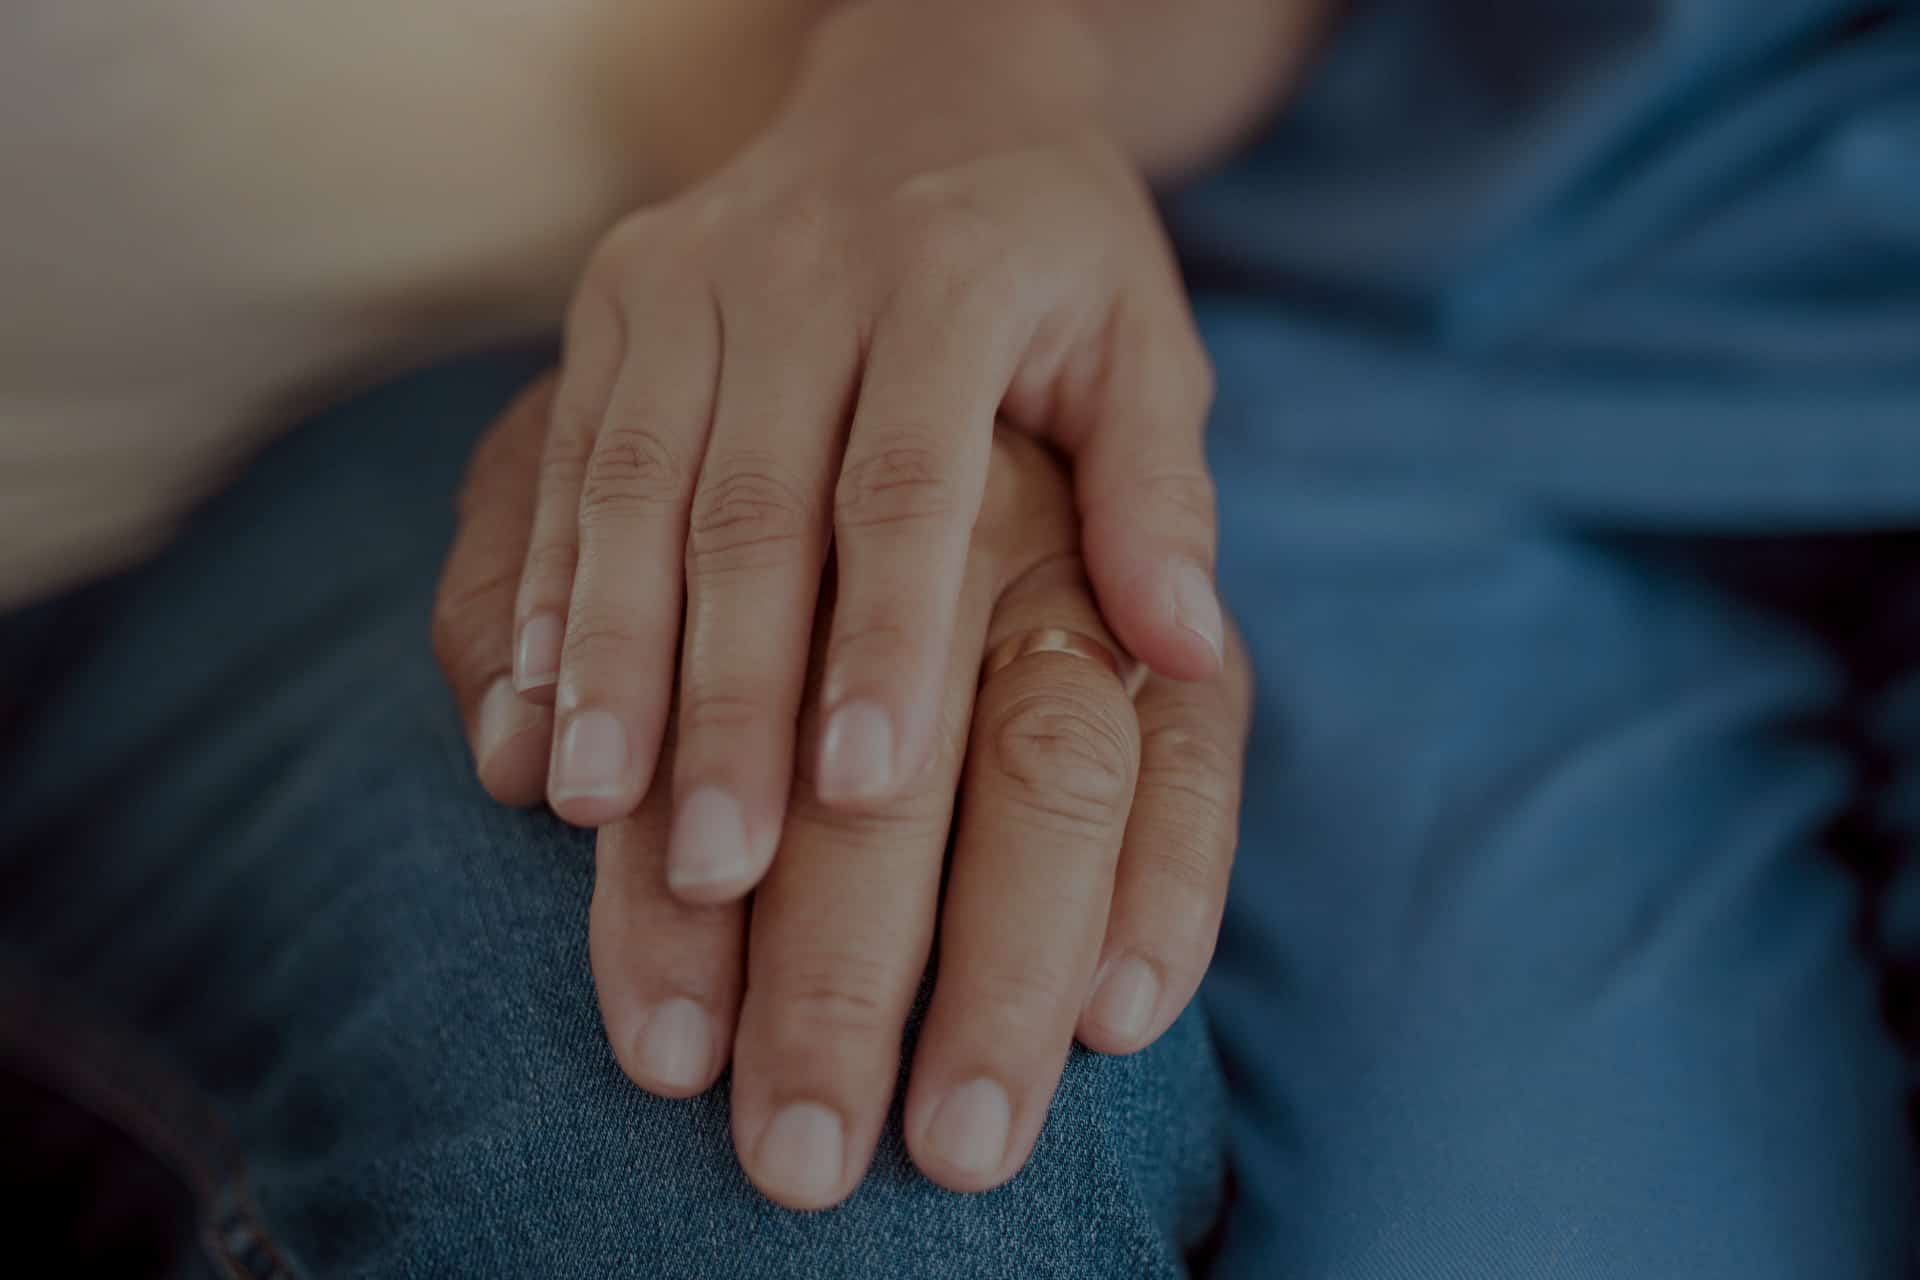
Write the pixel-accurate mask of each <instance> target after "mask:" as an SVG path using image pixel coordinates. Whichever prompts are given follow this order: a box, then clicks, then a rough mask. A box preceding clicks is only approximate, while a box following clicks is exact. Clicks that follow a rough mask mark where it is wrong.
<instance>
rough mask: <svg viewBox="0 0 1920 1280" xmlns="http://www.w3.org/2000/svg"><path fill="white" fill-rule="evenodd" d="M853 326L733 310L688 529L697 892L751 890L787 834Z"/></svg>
mask: <svg viewBox="0 0 1920 1280" xmlns="http://www.w3.org/2000/svg"><path fill="white" fill-rule="evenodd" d="M795 301H797V300H795ZM853 333H854V327H853V325H852V324H851V323H848V324H846V325H833V324H824V323H818V322H817V318H816V320H815V321H814V322H810V321H809V318H808V317H807V316H805V315H802V314H799V313H797V312H794V313H789V314H786V315H782V314H780V313H779V311H778V310H777V309H776V308H775V307H773V306H770V305H768V306H756V307H748V308H743V309H741V310H740V311H739V312H736V313H734V314H730V315H729V316H728V319H727V327H726V343H727V349H726V355H725V358H724V360H723V361H722V367H723V372H722V374H721V381H720V391H719V402H718V404H717V406H716V408H715V411H714V426H713V435H712V438H711V440H710V441H709V443H708V446H707V454H706V460H705V462H704V464H703V465H702V468H701V472H700V482H699V487H698V489H697V491H696V493H695V495H694V500H693V514H692V523H691V528H690V531H689V534H688V538H687V554H686V569H687V621H686V641H685V645H684V647H683V649H682V650H681V658H680V673H681V674H680V680H681V684H680V711H679V739H678V747H677V749H676V752H675V757H676V759H675V767H674V795H675V799H676V803H675V811H674V827H673V841H672V846H671V849H672V852H671V862H670V878H671V881H672V884H673V889H674V892H676V893H678V894H680V895H681V896H682V897H685V898H687V899H689V900H693V901H722V900H725V899H727V898H731V897H737V896H739V895H740V894H743V893H745V892H746V891H747V890H749V889H751V888H752V887H753V885H754V884H755V882H757V881H758V880H759V879H760V877H761V875H762V874H764V873H765V871H766V869H767V864H768V862H769V861H771V860H772V858H773V851H774V847H775V845H776V843H777V842H778V840H779V835H780V826H781V821H782V819H783V818H784V816H785V813H786V808H787V795H788V791H789V788H790V784H791V782H792V778H793V744H794V734H795V731H796V721H797V719H798V716H799V708H800V691H801V687H802V685H803V684H804V682H805V679H806V673H807V657H808V645H809V640H810V637H811V631H812V628H811V622H812V619H813V615H814V611H815V609H816V608H817V607H818V604H819V597H820V571H821V567H822V564H823V562H824V560H825V558H826V550H827V532H828V531H827V516H826V509H827V499H828V494H829V493H830V492H831V490H832V484H833V464H834V461H835V460H836V459H837V458H838V457H839V451H840V443H841V438H842V434H843V430H844V426H845V422H846V415H847V408H848V402H849V400H850V398H851V394H852V382H853V376H854V370H855V367H856V364H857V360H858V351H857V349H856V348H855V345H854V338H853Z"/></svg>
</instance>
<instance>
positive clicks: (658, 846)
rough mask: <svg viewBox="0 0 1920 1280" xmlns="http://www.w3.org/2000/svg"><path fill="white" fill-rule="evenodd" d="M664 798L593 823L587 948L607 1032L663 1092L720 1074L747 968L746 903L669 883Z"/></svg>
mask: <svg viewBox="0 0 1920 1280" xmlns="http://www.w3.org/2000/svg"><path fill="white" fill-rule="evenodd" d="M668 807H669V806H668V797H667V793H666V791H665V790H664V789H662V788H657V787H656V788H655V789H654V790H653V791H651V792H649V793H648V795H647V798H646V799H645V801H643V802H642V804H641V806H640V809H639V811H638V812H637V813H635V814H634V816H633V817H631V818H628V819H626V820H625V821H622V822H616V823H613V824H610V825H608V826H605V827H602V828H601V829H600V833H599V838H598V841H597V843H596V845H595V856H594V863H595V874H594V883H593V907H592V911H591V914H590V917H589V919H590V924H589V929H588V940H589V942H588V951H589V955H590V957H591V960H592V964H593V981H594V989H595V991H596V993H597V994H598V996H599V1000H600V1017H601V1021H602V1022H603V1023H604V1024H605V1026H606V1031H607V1041H608V1043H609V1044H610V1045H612V1047H613V1054H614V1057H615V1058H616V1059H617V1060H618V1061H619V1063H620V1069H621V1070H622V1071H624V1072H626V1073H627V1076H628V1077H629V1078H630V1079H632V1080H633V1082H634V1083H635V1084H637V1085H639V1086H640V1087H641V1088H643V1089H647V1090H649V1091H650V1092H653V1093H657V1094H661V1095H663V1096H665V1097H669V1098H684V1097H690V1096H692V1095H693V1094H696V1093H700V1092H702V1091H704V1090H706V1089H707V1088H709V1087H711V1086H712V1084H713V1082H714V1081H715V1080H716V1079H718V1078H719V1075H720V1072H721V1069H722V1068H723V1067H724V1066H725V1065H726V1061H727V1057H728V1054H729V1053H730V1052H731V1049H732V1040H733V1027H734V1023H735V1020H736V1019H737V1017H738V1016H739V1008H740V983H741V978H742V972H743V969H744V967H745V956H744V947H745V944H746V906H745V904H744V903H739V902H735V903H729V904H727V905H725V906H694V905H689V904H688V903H685V902H682V901H680V900H679V899H677V898H675V897H674V896H673V894H672V893H670V892H669V891H668V888H667V821H668Z"/></svg>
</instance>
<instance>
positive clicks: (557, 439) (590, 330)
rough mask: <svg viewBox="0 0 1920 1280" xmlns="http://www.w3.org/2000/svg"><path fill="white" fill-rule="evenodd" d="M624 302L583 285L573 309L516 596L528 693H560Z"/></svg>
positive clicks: (516, 657)
mask: <svg viewBox="0 0 1920 1280" xmlns="http://www.w3.org/2000/svg"><path fill="white" fill-rule="evenodd" d="M617 307H618V304H617V303H616V302H615V301H614V300H613V299H612V298H610V297H609V296H608V295H607V294H605V293H604V292H603V291H601V290H600V289H598V288H596V287H592V286H591V285H585V286H582V287H581V289H580V291H579V293H578V294H577V295H576V296H575V297H574V300H573V306H572V308H571V309H570V310H569V312H568V314H567V335H566V346H565V358H564V359H563V360H562V362H561V369H560V380H559V384H558V385H557V386H556V387H555V388H554V391H553V395H552V397H551V399H550V401H549V408H548V415H547V424H546V430H545V431H544V432H542V440H543V448H542V449H541V451H540V454H539V459H540V461H539V466H538V467H537V468H536V470H535V471H534V472H533V473H532V474H535V475H537V476H538V484H537V486H536V489H535V496H534V505H533V527H532V531H531V534H530V535H529V537H528V541H527V551H526V557H525V561H524V565H523V567H522V570H521V576H520V590H519V595H518V598H517V599H516V602H515V604H514V633H513V634H514V645H513V683H514V687H515V688H516V689H518V690H519V691H520V692H521V694H522V695H524V696H526V697H528V698H531V699H533V700H535V701H538V702H543V703H551V702H552V701H553V686H554V682H555V681H557V680H558V679H559V678H560V646H561V642H562V639H563V637H564V636H565V634H566V626H567V601H568V600H569V599H570V598H571V597H572V595H573V570H574V564H575V562H576V560H577V559H578V558H579V551H580V486H581V483H582V482H583V481H584V480H585V478H586V471H587V459H588V457H589V456H590V455H591V454H592V452H593V438H594V434H595V433H596V432H598V431H599V429H600V422H601V419H603V418H604V417H606V413H607V397H608V396H609V395H611V394H612V392H613V383H614V379H615V378H616V377H618V376H619V373H620V358H621V353H622V351H623V349H624V340H623V337H622V335H623V333H624V329H625V326H624V325H623V324H622V322H621V319H620V313H619V311H618V309H617Z"/></svg>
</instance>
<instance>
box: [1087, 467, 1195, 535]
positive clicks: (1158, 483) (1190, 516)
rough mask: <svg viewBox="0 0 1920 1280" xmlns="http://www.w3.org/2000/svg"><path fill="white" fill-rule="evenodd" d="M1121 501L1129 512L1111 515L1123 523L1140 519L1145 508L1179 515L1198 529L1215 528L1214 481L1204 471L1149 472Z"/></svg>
mask: <svg viewBox="0 0 1920 1280" xmlns="http://www.w3.org/2000/svg"><path fill="white" fill-rule="evenodd" d="M1121 501H1122V502H1123V503H1124V504H1125V505H1126V507H1128V508H1129V509H1130V510H1129V511H1110V512H1109V513H1108V514H1109V515H1112V516H1115V517H1118V518H1120V519H1133V518H1136V517H1137V512H1138V509H1139V508H1140V507H1142V506H1146V507H1159V508H1163V509H1171V510H1173V511H1177V512H1179V513H1180V514H1181V516H1183V517H1184V518H1185V519H1186V520H1187V521H1189V522H1190V523H1192V524H1193V525H1195V526H1200V527H1204V528H1206V529H1209V530H1210V529H1212V528H1213V526H1214V507H1213V481H1212V480H1211V479H1210V478H1208V476H1207V473H1206V472H1205V471H1204V470H1190V469H1188V468H1185V467H1177V468H1169V469H1165V470H1160V471H1153V472H1149V473H1148V474H1146V475H1143V476H1141V477H1139V478H1138V480H1137V481H1136V482H1135V484H1134V486H1133V488H1132V489H1131V490H1130V491H1129V493H1128V494H1127V495H1126V497H1124V498H1122V499H1121Z"/></svg>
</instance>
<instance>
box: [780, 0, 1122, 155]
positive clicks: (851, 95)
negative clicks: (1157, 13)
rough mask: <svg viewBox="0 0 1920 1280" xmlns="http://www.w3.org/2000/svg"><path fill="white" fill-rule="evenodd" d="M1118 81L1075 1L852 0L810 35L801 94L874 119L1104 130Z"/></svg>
mask: <svg viewBox="0 0 1920 1280" xmlns="http://www.w3.org/2000/svg"><path fill="white" fill-rule="evenodd" d="M1113 79H1114V77H1113V68H1112V65H1111V61H1110V58H1109V56H1108V50H1107V49H1106V47H1105V45H1104V44H1103V42H1102V41H1101V40H1100V39H1099V38H1098V35H1097V33H1096V31H1095V30H1094V28H1093V27H1092V25H1091V24H1090V23H1089V22H1088V21H1087V20H1086V18H1085V17H1084V16H1083V14H1082V13H1081V11H1080V7H1079V5H1078V4H1076V3H1073V2H1072V0H965V2H962V0H845V2H844V3H841V4H839V5H837V6H836V7H835V8H834V9H833V10H832V11H831V12H830V13H828V14H827V15H826V16H825V17H823V18H822V19H821V20H820V22H819V23H818V24H817V25H816V26H815V28H814V30H813V33H812V35H811V37H810V39H809V40H808V41H807V44H806V47H805V50H804V52H803V55H802V61H801V70H800V74H799V83H798V86H797V94H796V96H797V97H805V98H811V99H814V100H820V99H829V100H832V101H834V102H836V103H844V104H846V105H847V107H848V108H849V109H850V110H854V111H856V112H858V113H859V114H861V115H864V116H867V117H870V118H875V119H887V120H894V121H902V120H911V119H916V118H941V113H944V112H947V111H952V110H956V109H963V110H965V111H967V112H968V113H970V114H973V115H976V116H978V115H990V116H993V117H996V118H1000V119H1008V118H1012V117H1016V116H1025V117H1026V118H1029V119H1040V120H1045V121H1047V122H1049V123H1051V124H1053V125H1055V126H1057V127H1061V128H1071V127H1075V126H1084V125H1093V126H1095V127H1099V128H1102V129H1103V130H1104V129H1105V128H1106V126H1107V124H1108V121H1109V119H1110V112H1109V111H1108V109H1107V108H1108V101H1109V97H1110V86H1111V85H1112V83H1113Z"/></svg>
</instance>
